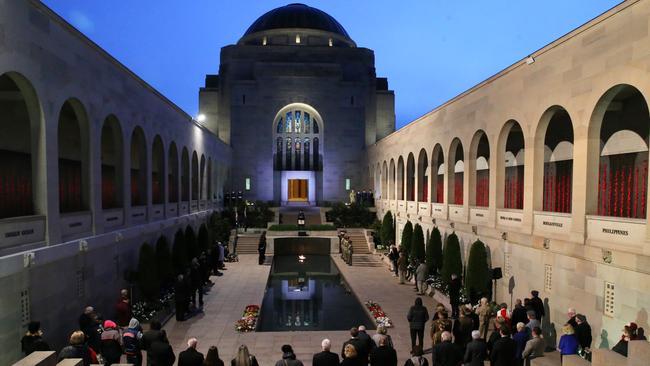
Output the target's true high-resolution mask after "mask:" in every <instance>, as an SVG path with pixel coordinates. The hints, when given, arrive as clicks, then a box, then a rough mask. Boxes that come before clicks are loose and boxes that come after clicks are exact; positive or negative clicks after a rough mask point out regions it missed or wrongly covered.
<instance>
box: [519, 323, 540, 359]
mask: <svg viewBox="0 0 650 366" xmlns="http://www.w3.org/2000/svg"><path fill="white" fill-rule="evenodd" d="M545 349H546V342H544V338H542V328H540V327H535V328H533V332H532V338H531V339H530V340H529V341H528V342H526V347H524V351H523V352H522V353H521V358H523V359H524V360H526V361H527V363H526V365H528V364H530V361H528V360H532V359H533V358H537V357H544V350H545Z"/></svg>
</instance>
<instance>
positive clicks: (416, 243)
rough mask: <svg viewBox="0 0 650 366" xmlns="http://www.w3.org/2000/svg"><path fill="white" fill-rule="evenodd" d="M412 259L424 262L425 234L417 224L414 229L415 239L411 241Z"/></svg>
mask: <svg viewBox="0 0 650 366" xmlns="http://www.w3.org/2000/svg"><path fill="white" fill-rule="evenodd" d="M411 242H412V243H411V244H412V245H411V258H413V259H417V260H419V261H423V260H424V233H423V232H422V226H420V224H415V227H414V228H413V239H412V240H411Z"/></svg>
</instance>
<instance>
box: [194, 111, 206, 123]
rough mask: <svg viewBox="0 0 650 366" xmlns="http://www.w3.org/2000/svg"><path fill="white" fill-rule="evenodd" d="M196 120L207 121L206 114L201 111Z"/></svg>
mask: <svg viewBox="0 0 650 366" xmlns="http://www.w3.org/2000/svg"><path fill="white" fill-rule="evenodd" d="M196 120H197V121H198V122H205V114H203V113H201V114H199V115H198V116H196Z"/></svg>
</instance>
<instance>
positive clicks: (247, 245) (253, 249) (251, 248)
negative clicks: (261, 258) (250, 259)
mask: <svg viewBox="0 0 650 366" xmlns="http://www.w3.org/2000/svg"><path fill="white" fill-rule="evenodd" d="M259 243H260V234H253V233H251V234H245V233H244V234H239V235H237V254H257V246H258V245H259Z"/></svg>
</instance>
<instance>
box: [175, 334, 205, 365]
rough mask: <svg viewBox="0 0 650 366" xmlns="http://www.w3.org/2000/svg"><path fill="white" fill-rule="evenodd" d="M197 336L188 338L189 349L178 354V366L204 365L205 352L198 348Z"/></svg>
mask: <svg viewBox="0 0 650 366" xmlns="http://www.w3.org/2000/svg"><path fill="white" fill-rule="evenodd" d="M198 343H199V342H198V341H197V340H196V338H190V339H188V340H187V349H186V350H185V351H183V352H181V353H180V354H179V355H178V366H203V353H201V352H199V351H197V350H196V345H197V344H198Z"/></svg>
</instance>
